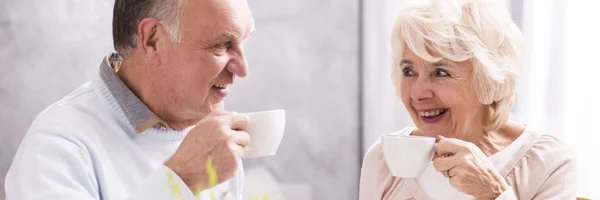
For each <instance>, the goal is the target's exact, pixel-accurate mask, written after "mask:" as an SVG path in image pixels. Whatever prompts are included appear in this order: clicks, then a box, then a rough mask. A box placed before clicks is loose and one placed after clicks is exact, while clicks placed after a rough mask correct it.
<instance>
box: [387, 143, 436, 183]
mask: <svg viewBox="0 0 600 200" xmlns="http://www.w3.org/2000/svg"><path fill="white" fill-rule="evenodd" d="M381 140H382V150H383V157H384V158H385V162H386V164H387V166H388V168H389V169H390V172H391V173H392V175H393V176H396V177H405V178H417V177H419V176H420V175H421V174H422V173H423V171H425V169H426V168H427V165H428V164H429V162H430V161H431V159H432V158H433V154H434V153H435V138H432V137H425V136H404V135H384V136H382V138H381Z"/></svg>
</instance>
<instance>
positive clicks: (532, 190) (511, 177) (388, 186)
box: [359, 129, 577, 200]
mask: <svg viewBox="0 0 600 200" xmlns="http://www.w3.org/2000/svg"><path fill="white" fill-rule="evenodd" d="M519 138H523V142H522V145H521V147H520V148H519V149H518V150H517V151H516V153H515V154H513V155H514V156H513V157H512V159H510V160H508V162H506V163H507V164H506V165H505V167H504V168H501V169H498V172H499V173H500V174H501V175H502V176H503V177H505V180H506V181H507V182H508V185H509V186H510V188H509V189H508V190H506V191H505V192H504V193H503V194H502V195H501V196H500V197H498V198H497V199H511V200H514V199H575V198H576V197H575V196H576V195H575V193H576V191H577V170H576V162H575V155H574V153H573V151H572V150H571V149H570V148H569V147H567V146H566V145H565V144H564V143H563V142H561V141H560V140H558V139H557V138H556V137H554V136H551V135H545V134H541V133H539V132H536V131H531V130H529V129H527V130H526V131H525V132H524V133H523V135H521V136H520V137H519ZM359 199H360V200H408V199H416V200H429V199H430V197H428V196H427V194H425V192H423V190H422V189H421V188H420V186H419V184H417V181H416V179H414V178H399V177H394V176H392V175H391V174H390V171H389V169H388V167H387V165H386V164H385V160H384V158H383V153H382V151H381V140H377V141H376V142H375V144H373V145H372V146H371V148H369V150H368V151H367V154H366V155H365V158H364V160H363V166H362V170H361V177H360V196H359Z"/></svg>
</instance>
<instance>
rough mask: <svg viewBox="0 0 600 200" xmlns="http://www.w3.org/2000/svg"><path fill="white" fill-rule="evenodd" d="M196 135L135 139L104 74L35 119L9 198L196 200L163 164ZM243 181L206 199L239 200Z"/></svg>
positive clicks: (10, 177)
mask: <svg viewBox="0 0 600 200" xmlns="http://www.w3.org/2000/svg"><path fill="white" fill-rule="evenodd" d="M102 64H103V65H106V64H107V60H106V58H105V60H104V61H103V63H102ZM190 129H191V127H190V128H188V129H185V130H183V131H175V130H172V129H164V128H163V129H161V128H155V127H153V128H149V129H146V130H144V131H143V132H141V133H136V132H135V130H134V127H132V126H131V124H130V123H129V122H128V119H127V117H126V116H125V113H124V112H123V109H121V107H120V106H119V104H118V103H117V101H116V100H115V97H114V96H113V95H112V94H111V92H110V90H109V88H108V87H107V85H106V83H105V82H103V81H102V79H101V78H100V76H99V77H98V79H97V80H96V81H94V82H92V83H87V84H85V85H83V86H81V87H80V88H78V89H76V90H75V91H73V92H72V93H71V94H69V95H67V96H66V97H64V98H63V99H61V100H59V101H58V102H56V103H54V104H53V105H51V106H50V107H48V108H47V109H46V110H44V111H43V112H42V113H40V114H39V115H38V116H37V118H36V119H35V120H34V122H33V123H32V125H31V127H30V129H29V131H28V132H27V135H26V136H25V138H24V139H23V142H22V143H21V145H20V147H19V150H18V151H17V154H16V156H15V158H14V161H13V163H12V166H11V168H10V170H9V172H8V174H7V177H6V182H5V190H6V197H7V200H38V199H39V200H42V199H44V200H47V199H51V200H54V199H56V200H71V199H72V200H92V199H94V200H159V199H160V200H164V199H169V200H170V199H177V197H179V198H180V199H182V200H192V199H197V198H196V197H194V195H193V193H192V192H191V191H190V190H189V189H188V188H187V186H186V185H185V184H184V182H183V181H182V180H181V179H180V178H179V177H178V176H177V175H176V174H175V173H173V172H172V171H171V170H170V169H169V168H167V167H166V166H164V165H163V163H164V162H165V161H166V160H167V159H168V158H169V157H170V156H172V155H173V153H174V152H175V151H176V150H177V148H178V146H179V144H180V143H181V141H182V140H183V138H184V137H185V136H186V134H187V132H188V131H189V130H190ZM240 166H241V165H240ZM169 176H171V177H172V178H171V181H169ZM173 182H175V183H176V184H173ZM242 183H243V171H242V168H241V167H240V169H238V172H237V175H236V176H235V177H234V178H232V179H230V180H228V181H227V182H224V183H222V184H220V185H217V186H216V187H214V188H212V191H211V190H206V191H203V192H202V193H201V197H202V198H201V199H204V200H209V199H210V193H213V194H214V196H216V197H217V199H241V188H242ZM176 185H177V186H176ZM175 187H179V190H180V192H179V194H174V193H173V189H174V188H175ZM227 191H228V192H227ZM226 192H227V193H226ZM223 194H229V195H227V197H226V198H223V196H222V195H223Z"/></svg>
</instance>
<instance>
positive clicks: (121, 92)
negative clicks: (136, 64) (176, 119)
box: [100, 53, 170, 133]
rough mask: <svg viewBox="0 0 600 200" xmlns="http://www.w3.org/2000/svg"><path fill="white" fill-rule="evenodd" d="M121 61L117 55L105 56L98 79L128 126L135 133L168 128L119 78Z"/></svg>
mask: <svg viewBox="0 0 600 200" xmlns="http://www.w3.org/2000/svg"><path fill="white" fill-rule="evenodd" d="M121 61H122V59H121V57H120V56H119V55H118V54H117V53H112V54H111V55H109V56H106V58H105V59H104V60H103V62H102V64H101V65H100V77H101V78H102V81H103V82H104V83H105V84H106V86H107V88H108V90H109V91H110V93H111V94H112V95H113V97H114V98H115V100H116V102H117V103H118V104H119V107H120V108H121V109H122V110H123V113H124V114H125V117H126V118H127V121H129V124H131V126H132V127H133V128H134V129H135V132H136V133H141V132H144V131H145V130H147V129H149V128H152V127H155V128H162V129H166V128H170V127H169V126H168V124H167V123H165V122H163V121H162V120H161V119H160V118H159V117H158V116H156V114H154V112H152V111H151V110H150V109H149V108H148V107H147V106H146V104H144V103H143V102H142V101H141V100H140V99H139V98H138V97H137V96H136V95H135V94H134V93H133V91H131V90H130V89H129V87H127V85H126V84H125V83H124V82H123V81H122V80H121V78H119V76H118V75H117V73H116V72H117V71H118V70H119V69H120V67H121Z"/></svg>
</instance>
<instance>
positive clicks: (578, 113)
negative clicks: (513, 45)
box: [0, 0, 600, 200]
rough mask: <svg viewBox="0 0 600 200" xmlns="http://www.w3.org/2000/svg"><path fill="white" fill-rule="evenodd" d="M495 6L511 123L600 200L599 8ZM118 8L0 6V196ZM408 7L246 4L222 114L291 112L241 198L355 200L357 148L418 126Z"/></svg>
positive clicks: (520, 1)
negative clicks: (513, 26) (243, 54)
mask: <svg viewBox="0 0 600 200" xmlns="http://www.w3.org/2000/svg"><path fill="white" fill-rule="evenodd" d="M499 1H503V2H504V3H505V5H506V6H507V8H508V9H509V10H510V12H511V14H512V16H513V19H514V20H515V22H516V23H517V24H518V26H519V27H520V28H521V30H522V31H523V33H524V34H525V36H526V40H527V41H526V42H527V60H526V63H525V68H524V69H523V72H522V79H521V81H520V84H519V86H518V87H519V91H520V98H519V101H518V102H517V104H516V106H515V107H514V109H513V110H512V113H513V115H512V118H513V119H514V120H517V121H520V122H522V123H526V124H528V125H529V126H534V127H536V128H538V129H541V130H543V131H545V132H546V133H549V134H554V135H556V136H558V137H560V138H562V139H564V140H565V141H567V142H568V143H569V144H570V145H571V147H572V148H573V149H574V150H575V151H576V153H577V156H578V162H579V167H580V177H579V186H580V190H579V192H578V195H579V196H582V197H587V198H600V191H599V190H597V188H598V185H600V171H598V169H600V163H599V162H597V161H595V160H594V158H595V157H597V156H598V155H597V153H598V152H600V145H599V141H600V136H599V135H600V130H599V127H598V126H597V124H598V123H599V120H600V117H598V116H597V114H596V113H600V105H599V104H600V96H598V92H599V91H600V87H599V86H600V78H599V77H598V76H600V64H599V62H598V60H597V59H595V58H598V56H599V53H600V51H599V50H598V47H600V26H598V25H597V24H598V23H597V20H598V19H600V12H598V11H597V8H599V7H600V2H599V1H592V0H569V1H568V2H567V0H544V1H542V0H499ZM113 2H114V0H95V1H77V0H44V1H34V0H0V127H2V129H1V130H0V199H3V198H4V191H3V189H4V187H3V185H2V184H3V183H4V178H5V174H6V172H7V170H8V168H9V167H10V164H11V161H12V158H13V156H14V153H15V151H16V149H17V148H18V145H19V143H20V141H21V139H22V138H23V136H24V134H25V132H26V130H27V129H28V127H29V125H30V123H31V121H32V120H33V118H34V117H35V116H36V115H37V114H38V113H39V112H40V111H41V110H43V109H44V108H45V107H47V106H48V105H50V104H51V103H53V102H55V101H57V100H59V99H60V98H61V97H63V96H64V95H66V94H67V93H68V92H70V91H72V90H73V89H75V88H77V87H78V86H80V85H82V84H83V83H85V82H87V81H90V80H92V77H93V76H94V75H95V74H96V73H97V68H98V64H99V63H100V61H101V59H102V58H103V56H105V55H107V54H108V53H110V52H111V51H112V50H113V47H112V34H111V20H112V16H111V15H112V6H113ZM404 2H406V0H377V1H367V0H328V1H318V0H302V1H294V0H250V1H249V4H250V7H251V9H252V11H253V14H254V17H255V21H256V27H257V31H256V32H255V34H254V35H253V36H252V38H251V39H250V40H249V41H248V43H247V45H246V51H247V54H248V61H249V65H250V76H249V77H247V78H245V79H241V80H239V81H237V83H236V84H235V85H234V86H233V87H232V92H231V93H230V94H231V95H230V96H229V97H228V99H227V100H226V107H227V109H229V110H234V111H238V112H250V111H259V110H267V109H286V112H287V119H288V120H287V124H286V133H285V136H284V138H283V141H282V144H281V147H280V149H279V152H278V154H277V155H275V156H271V157H266V158H259V159H248V160H245V161H244V162H245V168H246V170H247V172H246V173H247V177H246V179H247V180H246V181H247V183H246V186H248V190H250V191H249V193H251V192H271V193H277V195H279V196H281V197H284V198H285V199H288V200H309V199H316V200H334V199H335V200H337V199H340V200H342V199H343V200H345V199H357V198H358V181H359V175H360V166H361V160H362V157H363V153H364V151H366V149H367V148H368V147H369V146H370V145H371V144H372V143H373V142H374V141H375V140H376V139H377V138H378V137H379V136H380V135H382V134H385V133H389V132H393V131H395V130H397V129H400V128H402V127H405V126H411V125H413V123H412V121H411V119H410V117H409V116H408V114H407V113H406V111H405V110H404V108H403V105H402V104H401V103H400V102H399V101H397V100H396V98H395V95H394V93H393V86H392V85H391V81H390V78H389V72H388V69H389V65H388V60H389V59H390V56H389V54H388V52H389V46H388V43H389V42H388V40H389V35H390V30H391V25H392V23H393V21H394V15H395V14H396V9H397V8H398V7H399V6H400V5H402V3H404ZM595 124H596V125H595ZM594 189H595V190H594Z"/></svg>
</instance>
